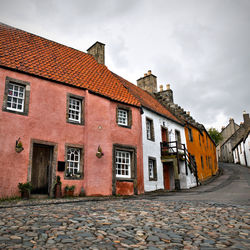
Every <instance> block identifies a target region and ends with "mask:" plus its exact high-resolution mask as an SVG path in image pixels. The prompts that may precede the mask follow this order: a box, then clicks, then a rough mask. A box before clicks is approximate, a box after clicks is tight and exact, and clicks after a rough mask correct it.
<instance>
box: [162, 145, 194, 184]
mask: <svg viewBox="0 0 250 250" xmlns="http://www.w3.org/2000/svg"><path fill="white" fill-rule="evenodd" d="M170 158H177V159H178V160H182V161H184V162H185V170H186V175H188V168H189V170H190V172H191V173H194V175H195V177H196V182H197V185H198V175H197V165H196V162H195V159H194V158H193V157H192V156H191V155H190V154H189V152H188V150H187V148H186V145H185V144H183V143H180V142H178V141H170V142H161V159H162V161H164V160H166V159H170ZM178 166H179V163H178ZM178 172H179V167H178Z"/></svg>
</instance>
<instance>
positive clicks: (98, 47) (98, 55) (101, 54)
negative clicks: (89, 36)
mask: <svg viewBox="0 0 250 250" xmlns="http://www.w3.org/2000/svg"><path fill="white" fill-rule="evenodd" d="M104 47H105V44H103V43H100V42H96V43H94V44H93V45H92V46H91V47H90V48H88V49H87V52H88V54H90V55H92V56H93V57H94V58H95V59H96V61H97V62H98V63H100V64H103V65H105V48H104Z"/></svg>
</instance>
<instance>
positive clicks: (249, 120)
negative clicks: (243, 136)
mask: <svg viewBox="0 0 250 250" xmlns="http://www.w3.org/2000/svg"><path fill="white" fill-rule="evenodd" d="M243 120H244V126H245V127H246V128H247V127H250V118H249V114H248V113H246V111H243Z"/></svg>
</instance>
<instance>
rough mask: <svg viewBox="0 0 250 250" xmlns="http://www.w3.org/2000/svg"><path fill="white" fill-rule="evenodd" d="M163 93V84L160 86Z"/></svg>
mask: <svg viewBox="0 0 250 250" xmlns="http://www.w3.org/2000/svg"><path fill="white" fill-rule="evenodd" d="M162 91H163V85H162V84H161V85H160V92H162Z"/></svg>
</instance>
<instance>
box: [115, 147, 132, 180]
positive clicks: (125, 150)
mask: <svg viewBox="0 0 250 250" xmlns="http://www.w3.org/2000/svg"><path fill="white" fill-rule="evenodd" d="M135 177H136V148H135V147H133V146H128V145H121V144H114V145H113V178H114V179H115V178H116V179H120V180H121V181H124V180H126V181H133V180H134V179H135Z"/></svg>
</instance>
